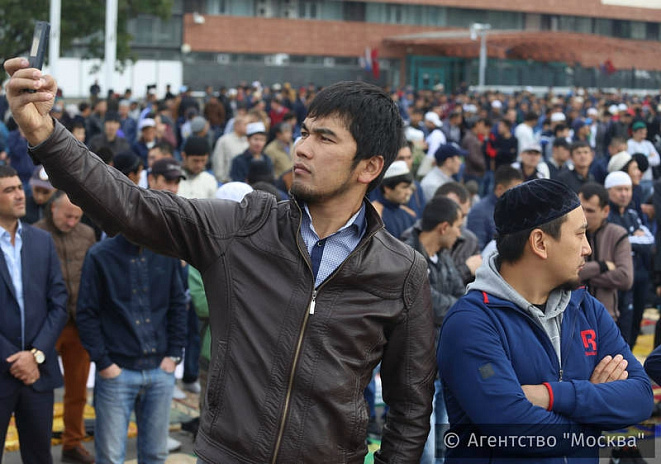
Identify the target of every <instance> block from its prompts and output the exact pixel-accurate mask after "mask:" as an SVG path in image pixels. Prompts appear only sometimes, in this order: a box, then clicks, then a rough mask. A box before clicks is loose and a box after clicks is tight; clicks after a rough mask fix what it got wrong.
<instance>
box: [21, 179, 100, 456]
mask: <svg viewBox="0 0 661 464" xmlns="http://www.w3.org/2000/svg"><path fill="white" fill-rule="evenodd" d="M82 215H83V212H82V210H81V209H80V208H79V207H78V206H76V205H74V204H72V203H71V201H69V198H68V197H67V195H66V193H64V192H62V191H61V190H57V191H56V192H55V194H54V195H53V197H52V198H51V200H50V202H49V203H48V206H47V210H46V214H45V217H44V218H43V219H42V220H41V221H39V222H37V223H36V224H35V225H34V226H35V227H37V228H39V229H43V230H45V231H47V232H49V233H50V234H51V237H53V241H54V242H55V250H56V251H57V255H58V257H59V258H60V263H61V265H62V277H63V278H64V282H65V284H66V286H67V293H68V299H67V312H68V313H69V319H68V321H67V325H66V326H65V327H64V329H63V330H62V333H61V334H60V337H59V338H58V340H57V345H56V348H57V351H58V353H59V355H60V356H61V357H62V366H63V367H64V412H63V419H64V432H63V433H62V459H63V460H65V461H66V462H82V463H90V462H94V457H92V456H91V455H90V453H89V452H88V451H87V449H86V448H85V447H84V446H83V444H82V441H83V438H85V424H84V419H83V413H84V411H85V404H86V403H87V377H88V376H89V371H90V357H89V354H87V351H85V348H83V345H82V344H81V343H80V335H79V334H78V327H77V326H76V302H77V301H78V289H79V288H80V274H81V272H82V270H83V260H84V259H85V254H86V253H87V250H88V249H89V248H90V247H91V246H92V245H94V243H95V242H96V237H95V236H94V229H92V228H91V227H89V226H87V225H85V224H82V223H81V222H80V219H81V217H82Z"/></svg>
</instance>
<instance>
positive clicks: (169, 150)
mask: <svg viewBox="0 0 661 464" xmlns="http://www.w3.org/2000/svg"><path fill="white" fill-rule="evenodd" d="M154 148H158V149H159V150H161V153H163V154H165V155H170V156H173V155H174V147H173V146H172V144H171V143H170V142H166V141H165V140H161V141H160V142H158V143H157V144H156V145H154Z"/></svg>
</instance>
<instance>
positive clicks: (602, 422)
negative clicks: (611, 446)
mask: <svg viewBox="0 0 661 464" xmlns="http://www.w3.org/2000/svg"><path fill="white" fill-rule="evenodd" d="M496 256H497V255H496V254H493V255H491V256H490V258H489V259H488V260H485V263H484V264H483V265H482V267H481V268H480V269H479V270H478V272H477V275H476V280H475V282H474V283H473V284H472V285H470V286H469V289H468V293H467V294H466V295H465V296H463V297H462V298H460V299H459V300H458V301H457V303H456V304H455V305H454V306H453V307H452V308H451V309H450V311H449V313H448V314H447V316H446V317H445V320H444V323H443V326H442V328H441V338H440V342H439V346H438V366H439V374H440V376H441V380H442V383H443V386H444V394H445V401H446V405H447V410H448V416H449V419H450V433H455V434H457V438H458V440H459V446H457V447H455V448H448V450H447V461H446V462H447V463H453V462H466V459H467V458H472V460H470V461H469V462H471V463H478V462H485V463H486V462H489V463H492V462H511V461H512V458H513V457H516V458H517V460H516V462H517V463H520V462H531V463H532V462H536V463H539V462H544V463H555V462H558V463H567V462H569V463H571V462H582V463H585V462H594V463H597V462H598V452H599V450H598V448H596V447H589V446H587V444H588V443H591V442H592V441H594V440H596V439H597V437H599V436H600V435H601V432H602V431H603V430H616V429H620V428H623V427H626V426H629V425H631V424H636V423H638V422H640V421H643V420H645V419H647V418H649V417H650V414H651V411H652V406H653V396H652V388H651V385H650V381H649V379H648V378H647V375H646V374H645V372H644V371H643V368H642V366H641V365H640V363H639V362H638V361H637V360H636V358H635V357H634V356H633V355H632V353H631V351H630V350H629V347H628V345H627V343H626V342H625V341H624V340H623V339H622V337H621V336H620V333H619V330H618V328H617V326H616V325H615V323H614V321H613V319H612V317H611V316H610V315H609V314H608V312H607V311H606V309H605V308H604V306H603V305H602V304H601V303H599V301H597V300H596V299H595V298H593V297H592V296H591V295H590V294H589V293H588V292H587V291H586V290H585V289H584V288H581V289H578V290H575V291H573V292H569V291H562V290H555V291H554V292H552V293H551V295H550V296H549V299H548V301H547V306H546V308H545V310H544V311H542V310H540V309H539V308H536V307H534V306H533V305H531V304H530V303H528V302H527V301H525V299H523V297H522V296H521V295H519V294H518V293H517V292H516V290H514V289H513V288H512V287H511V286H510V285H509V284H508V283H507V282H506V281H505V280H504V279H503V278H502V277H501V276H500V274H499V272H498V269H497V266H496ZM554 333H555V334H557V335H558V337H559V338H558V339H557V341H556V342H555V343H554V342H552V341H551V337H553V335H554ZM554 345H555V346H554ZM558 352H560V353H561V356H559V355H558ZM617 354H622V355H623V356H624V357H625V358H626V359H627V360H628V362H629V365H628V367H627V371H628V374H629V376H628V378H627V379H626V380H620V381H615V382H608V383H602V384H592V383H591V382H590V380H589V379H590V376H591V375H592V372H593V370H594V368H595V367H596V366H597V364H598V363H599V361H601V360H602V359H603V358H604V357H605V356H607V355H611V356H615V355H617ZM545 382H547V383H548V387H549V388H550V390H551V393H552V395H551V397H552V398H551V403H552V404H551V407H550V409H551V410H550V411H548V410H545V409H543V408H541V407H538V406H535V405H533V404H532V403H531V402H530V401H528V399H527V398H526V396H525V394H524V392H523V390H522V388H521V385H540V384H543V383H545ZM486 436H498V437H501V438H500V439H501V441H500V444H501V445H502V444H503V443H505V444H504V445H503V446H498V445H495V446H490V445H489V444H487V442H486V438H482V437H486ZM446 437H447V435H446ZM503 437H506V438H503ZM509 437H514V438H509ZM520 437H524V439H523V440H520V439H519V438H520ZM528 437H533V438H532V446H531V440H530V439H529V438H528ZM537 437H543V439H542V440H539V439H538V438H537ZM551 437H552V438H551ZM453 438H454V436H453ZM508 438H509V441H507V440H508ZM572 439H574V441H573V443H572ZM480 440H481V441H480ZM581 440H582V441H581ZM492 443H493V441H492ZM581 444H583V446H582V445H581ZM539 445H543V446H539ZM578 458H588V460H587V461H586V460H584V459H582V460H580V461H577V459H578Z"/></svg>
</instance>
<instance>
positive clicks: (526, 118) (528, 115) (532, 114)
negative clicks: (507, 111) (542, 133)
mask: <svg viewBox="0 0 661 464" xmlns="http://www.w3.org/2000/svg"><path fill="white" fill-rule="evenodd" d="M538 119H539V116H538V115H537V113H535V112H534V111H529V112H527V113H526V115H525V116H524V117H523V120H524V121H537V120H538Z"/></svg>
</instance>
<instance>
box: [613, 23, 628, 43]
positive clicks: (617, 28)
mask: <svg viewBox="0 0 661 464" xmlns="http://www.w3.org/2000/svg"><path fill="white" fill-rule="evenodd" d="M613 36H614V37H619V38H620V39H628V38H630V37H631V21H624V20H619V19H616V20H614V21H613Z"/></svg>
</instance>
